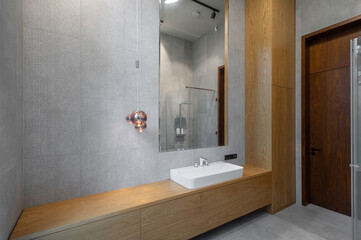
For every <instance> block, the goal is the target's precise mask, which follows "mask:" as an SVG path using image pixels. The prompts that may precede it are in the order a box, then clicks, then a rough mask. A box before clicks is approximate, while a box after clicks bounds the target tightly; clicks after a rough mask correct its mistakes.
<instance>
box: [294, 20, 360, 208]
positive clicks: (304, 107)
mask: <svg viewBox="0 0 361 240" xmlns="http://www.w3.org/2000/svg"><path fill="white" fill-rule="evenodd" d="M356 22H361V15H358V16H356V17H353V18H350V19H348V20H345V21H343V22H339V23H337V24H334V25H331V26H329V27H326V28H323V29H321V30H318V31H316V32H313V33H310V34H307V35H304V36H302V40H301V44H302V46H301V98H302V99H301V115H302V116H301V135H302V142H301V144H302V148H301V149H302V175H301V177H302V204H303V205H308V204H309V203H310V171H309V166H310V165H309V164H310V153H309V152H308V151H307V146H308V145H309V138H310V136H309V126H310V123H309V119H310V113H309V107H308V106H309V91H308V89H309V79H308V69H307V67H308V66H309V63H308V61H307V60H308V56H307V54H308V51H307V50H308V47H309V41H310V40H312V39H314V38H316V37H319V36H322V35H324V34H328V33H330V32H333V31H338V30H340V29H342V28H344V27H347V26H349V25H350V24H354V23H356Z"/></svg>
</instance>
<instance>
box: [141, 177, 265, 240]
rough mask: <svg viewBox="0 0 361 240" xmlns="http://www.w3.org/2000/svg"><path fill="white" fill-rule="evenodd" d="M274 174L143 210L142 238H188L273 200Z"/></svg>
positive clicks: (148, 239) (149, 239)
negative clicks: (272, 176)
mask: <svg viewBox="0 0 361 240" xmlns="http://www.w3.org/2000/svg"><path fill="white" fill-rule="evenodd" d="M271 181H272V180H271V173H268V174H265V175H263V176H259V177H255V178H251V179H248V180H246V181H242V182H237V183H233V184H229V185H225V186H221V187H218V188H214V189H211V190H208V191H204V192H200V193H197V194H194V195H190V196H187V197H183V198H179V199H176V200H173V201H169V202H165V203H161V204H158V205H154V206H150V207H147V208H143V209H141V236H142V239H147V240H151V239H157V240H158V239H159V240H160V239H189V238H191V237H194V236H197V235H199V234H201V233H203V232H206V231H208V230H211V229H213V228H215V227H217V226H220V225H222V224H224V223H226V222H229V221H231V220H233V219H236V218H238V217H240V216H243V215H245V214H247V213H249V212H252V211H254V210H257V209H259V208H262V207H264V206H266V205H268V204H270V203H271V201H272V200H271V194H272V193H271Z"/></svg>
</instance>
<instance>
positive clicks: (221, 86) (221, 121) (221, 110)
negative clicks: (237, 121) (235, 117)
mask: <svg viewBox="0 0 361 240" xmlns="http://www.w3.org/2000/svg"><path fill="white" fill-rule="evenodd" d="M222 70H223V81H221V79H222V78H221V72H222ZM221 90H222V91H221ZM225 92H226V89H225V66H224V65H222V66H219V67H218V96H217V103H218V133H217V134H218V146H224V145H225V127H224V126H225V120H226V118H225V98H226V93H225ZM222 96H223V99H222Z"/></svg>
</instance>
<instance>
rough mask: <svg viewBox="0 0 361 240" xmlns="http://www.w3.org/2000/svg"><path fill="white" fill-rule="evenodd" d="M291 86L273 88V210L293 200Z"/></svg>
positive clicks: (293, 140) (293, 170) (293, 131)
mask: <svg viewBox="0 0 361 240" xmlns="http://www.w3.org/2000/svg"><path fill="white" fill-rule="evenodd" d="M294 99H295V98H294V89H290V88H283V87H278V86H273V87H272V169H273V170H272V173H273V184H272V192H273V201H272V212H277V211H279V210H282V209H284V208H285V207H287V206H289V205H290V204H293V203H295V201H296V178H295V175H296V174H295V110H294V103H295V101H294Z"/></svg>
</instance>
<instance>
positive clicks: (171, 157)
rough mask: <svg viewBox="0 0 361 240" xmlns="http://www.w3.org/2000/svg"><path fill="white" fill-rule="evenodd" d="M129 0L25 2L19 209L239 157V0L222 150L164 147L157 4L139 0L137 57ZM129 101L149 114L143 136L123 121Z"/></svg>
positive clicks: (233, 9)
mask: <svg viewBox="0 0 361 240" xmlns="http://www.w3.org/2000/svg"><path fill="white" fill-rule="evenodd" d="M136 2H137V1H135V0H134V1H129V0H62V1H50V0H24V5H25V6H24V71H25V72H24V76H25V78H24V118H25V120H24V124H25V132H24V178H25V180H24V182H25V206H26V207H29V206H34V205H39V204H45V203H49V202H54V201H59V200H64V199H68V198H74V197H78V196H83V195H88V194H93V193H98V192H104V191H108V190H113V189H118V188H123V187H130V186H134V185H139V184H144V183H149V182H154V181H158V180H164V179H168V178H169V169H171V168H176V167H182V166H186V165H190V164H192V163H193V161H195V160H196V159H197V158H199V157H200V156H203V157H206V158H208V159H209V160H210V161H218V160H221V159H223V155H224V154H228V153H238V156H239V158H238V159H237V160H234V161H233V162H235V163H238V164H240V163H243V162H244V97H243V96H244V1H240V0H230V38H229V44H230V51H229V62H230V63H229V86H230V89H229V98H230V99H229V103H230V106H229V129H231V130H230V131H229V146H227V147H217V148H209V149H197V150H187V151H182V152H166V153H159V152H158V149H159V146H158V99H159V98H158V96H159V95H158V87H159V84H158V81H159V80H158V75H159V69H158V61H159V47H158V45H159V30H158V25H159V17H158V14H159V12H158V11H159V8H158V1H157V0H142V4H141V7H142V11H141V13H142V14H141V18H140V19H139V20H140V21H141V43H140V44H139V45H138V46H139V47H140V48H139V51H140V54H139V55H137V31H136ZM136 59H140V61H141V65H140V66H141V68H140V70H137V69H136V68H135V60H136ZM137 78H139V79H140V85H141V86H142V88H141V89H140V96H141V97H140V99H139V101H137V99H136V98H135V96H136V86H137V84H136V83H137V81H136V79H137ZM138 104H139V107H140V108H141V109H142V110H144V111H145V112H146V113H147V114H148V128H147V131H146V132H145V133H142V134H140V133H138V132H136V131H135V130H134V128H133V127H131V126H129V125H127V124H126V122H125V116H126V115H127V114H128V113H130V112H132V111H133V110H134V109H135V108H137V105H138Z"/></svg>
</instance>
